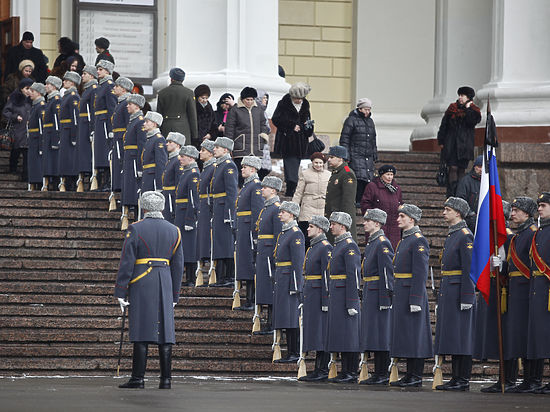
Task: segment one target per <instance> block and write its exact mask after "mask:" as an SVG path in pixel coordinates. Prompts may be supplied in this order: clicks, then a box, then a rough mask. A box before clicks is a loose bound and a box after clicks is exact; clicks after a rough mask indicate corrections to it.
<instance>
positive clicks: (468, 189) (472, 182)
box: [456, 155, 483, 233]
mask: <svg viewBox="0 0 550 412" xmlns="http://www.w3.org/2000/svg"><path fill="white" fill-rule="evenodd" d="M482 162H483V156H482V155H479V156H478V157H476V160H474V167H472V171H471V172H470V173H468V174H467V175H466V176H464V177H463V178H462V179H460V182H458V186H457V188H456V197H460V198H461V199H464V200H465V201H466V202H468V206H470V213H469V214H468V216H466V218H465V219H464V220H465V221H466V223H467V224H468V228H469V229H470V230H471V231H472V233H473V232H475V229H476V221H477V204H478V202H479V188H480V186H481V167H482Z"/></svg>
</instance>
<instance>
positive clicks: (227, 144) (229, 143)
mask: <svg viewBox="0 0 550 412" xmlns="http://www.w3.org/2000/svg"><path fill="white" fill-rule="evenodd" d="M233 144H234V143H233V140H231V139H230V138H229V137H224V136H220V137H218V138H217V139H216V140H215V141H214V146H219V147H224V148H226V149H227V150H229V151H232V150H233Z"/></svg>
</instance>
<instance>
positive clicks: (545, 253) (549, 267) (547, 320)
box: [527, 192, 550, 394]
mask: <svg viewBox="0 0 550 412" xmlns="http://www.w3.org/2000/svg"><path fill="white" fill-rule="evenodd" d="M537 202H538V212H539V218H540V227H539V229H538V230H537V232H536V233H535V235H534V237H533V241H532V243H531V255H532V256H533V264H532V270H531V290H530V292H529V324H528V327H527V359H530V360H531V362H533V363H535V366H534V367H533V372H532V376H531V381H532V382H533V384H534V385H533V386H535V385H537V386H542V385H541V384H542V371H543V368H544V360H545V359H548V358H550V345H549V344H548V343H549V342H550V328H549V327H548V325H550V287H549V285H550V192H542V194H541V195H540V196H539V197H538V199H537ZM534 392H535V393H544V394H549V393H550V383H547V384H546V386H544V387H542V388H538V389H536V390H534Z"/></svg>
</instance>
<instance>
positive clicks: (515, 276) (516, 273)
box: [508, 270, 523, 278]
mask: <svg viewBox="0 0 550 412" xmlns="http://www.w3.org/2000/svg"><path fill="white" fill-rule="evenodd" d="M508 276H510V277H511V278H518V277H520V276H523V273H521V272H520V271H519V270H515V271H513V272H510V273H508Z"/></svg>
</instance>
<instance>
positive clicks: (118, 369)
mask: <svg viewBox="0 0 550 412" xmlns="http://www.w3.org/2000/svg"><path fill="white" fill-rule="evenodd" d="M125 323H126V307H124V312H122V326H121V327H120V345H119V346H118V363H117V367H116V376H120V374H119V373H120V359H121V358H122V341H123V340H124V324H125Z"/></svg>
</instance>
